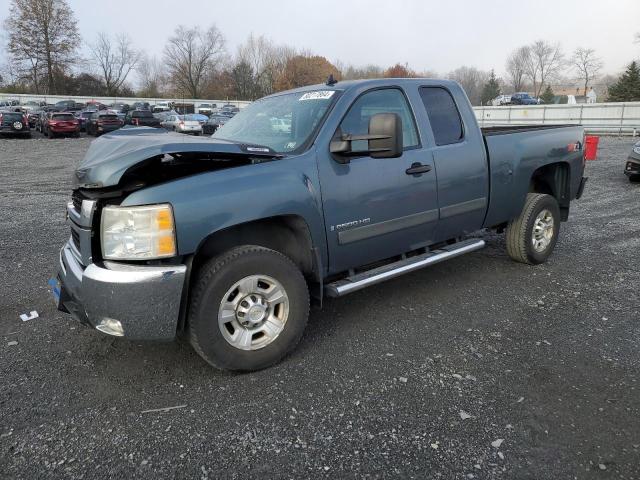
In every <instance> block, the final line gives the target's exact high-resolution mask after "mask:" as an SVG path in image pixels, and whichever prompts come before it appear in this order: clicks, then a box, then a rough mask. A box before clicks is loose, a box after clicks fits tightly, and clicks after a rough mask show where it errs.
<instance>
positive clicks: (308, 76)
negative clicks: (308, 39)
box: [275, 55, 340, 90]
mask: <svg viewBox="0 0 640 480" xmlns="http://www.w3.org/2000/svg"><path fill="white" fill-rule="evenodd" d="M329 75H333V78H335V79H336V80H339V79H340V71H339V70H338V69H337V68H336V66H335V65H333V64H332V63H331V62H329V60H327V59H326V58H324V57H321V56H318V55H296V56H294V57H291V58H290V59H289V60H287V63H286V64H285V66H284V69H283V70H282V73H281V74H280V76H279V77H278V79H277V80H276V84H275V87H276V88H275V89H276V90H288V89H290V88H297V87H303V86H305V85H313V84H315V83H324V82H325V81H326V80H327V78H328V77H329Z"/></svg>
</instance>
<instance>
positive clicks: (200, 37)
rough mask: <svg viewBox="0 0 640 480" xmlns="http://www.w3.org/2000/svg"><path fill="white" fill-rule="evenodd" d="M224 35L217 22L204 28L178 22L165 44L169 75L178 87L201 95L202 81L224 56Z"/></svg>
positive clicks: (195, 94)
mask: <svg viewBox="0 0 640 480" xmlns="http://www.w3.org/2000/svg"><path fill="white" fill-rule="evenodd" d="M224 43H225V42H224V37H223V36H222V33H221V32H220V31H219V30H218V29H217V28H216V26H215V25H212V26H211V27H209V29H207V30H205V31H202V30H201V29H200V28H199V27H193V28H187V27H184V26H179V27H178V28H176V30H175V33H174V36H173V37H171V38H170V39H169V41H168V43H167V45H166V46H165V48H164V60H165V64H166V68H167V72H168V74H169V78H170V80H171V82H172V83H173V85H174V86H175V87H176V89H177V90H178V91H179V92H181V93H183V94H185V93H186V94H188V95H190V96H191V97H192V98H198V96H199V95H200V90H201V88H202V86H203V84H204V83H205V82H206V79H207V77H208V75H210V74H211V73H212V72H213V71H214V70H215V69H216V67H217V66H218V65H219V63H220V62H221V61H222V58H223V56H224V51H225V50H224Z"/></svg>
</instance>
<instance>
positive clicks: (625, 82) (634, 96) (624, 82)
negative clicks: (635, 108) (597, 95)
mask: <svg viewBox="0 0 640 480" xmlns="http://www.w3.org/2000/svg"><path fill="white" fill-rule="evenodd" d="M607 101H609V102H638V101H640V67H638V63H637V62H635V61H633V62H631V63H630V64H629V66H628V67H627V70H626V71H625V72H624V73H623V74H622V76H621V77H620V78H619V79H618V81H617V82H616V83H614V84H613V85H611V86H610V87H609V97H608V98H607Z"/></svg>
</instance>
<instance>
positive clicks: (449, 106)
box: [420, 87, 464, 146]
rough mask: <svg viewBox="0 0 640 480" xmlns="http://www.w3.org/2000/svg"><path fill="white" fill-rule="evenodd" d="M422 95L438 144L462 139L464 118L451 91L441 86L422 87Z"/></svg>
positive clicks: (456, 141) (447, 143) (448, 143)
mask: <svg viewBox="0 0 640 480" xmlns="http://www.w3.org/2000/svg"><path fill="white" fill-rule="evenodd" d="M420 97H421V98H422V103H424V108H425V109H426V110H427V115H428V116H429V122H431V129H432V130H433V136H434V138H435V141H436V145H438V146H440V145H450V144H452V143H458V142H460V141H462V138H463V136H464V130H463V128H462V120H461V119H460V113H459V112H458V107H457V106H456V102H454V100H453V97H452V96H451V94H450V93H449V91H448V90H445V89H444V88H441V87H421V88H420Z"/></svg>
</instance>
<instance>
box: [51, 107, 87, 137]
mask: <svg viewBox="0 0 640 480" xmlns="http://www.w3.org/2000/svg"><path fill="white" fill-rule="evenodd" d="M42 133H43V134H45V135H47V136H48V137H49V138H54V137H55V136H56V135H71V136H74V137H79V136H80V120H78V119H77V118H76V117H74V116H73V113H71V112H49V113H48V114H47V119H46V120H45V122H44V128H43V132H42Z"/></svg>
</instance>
